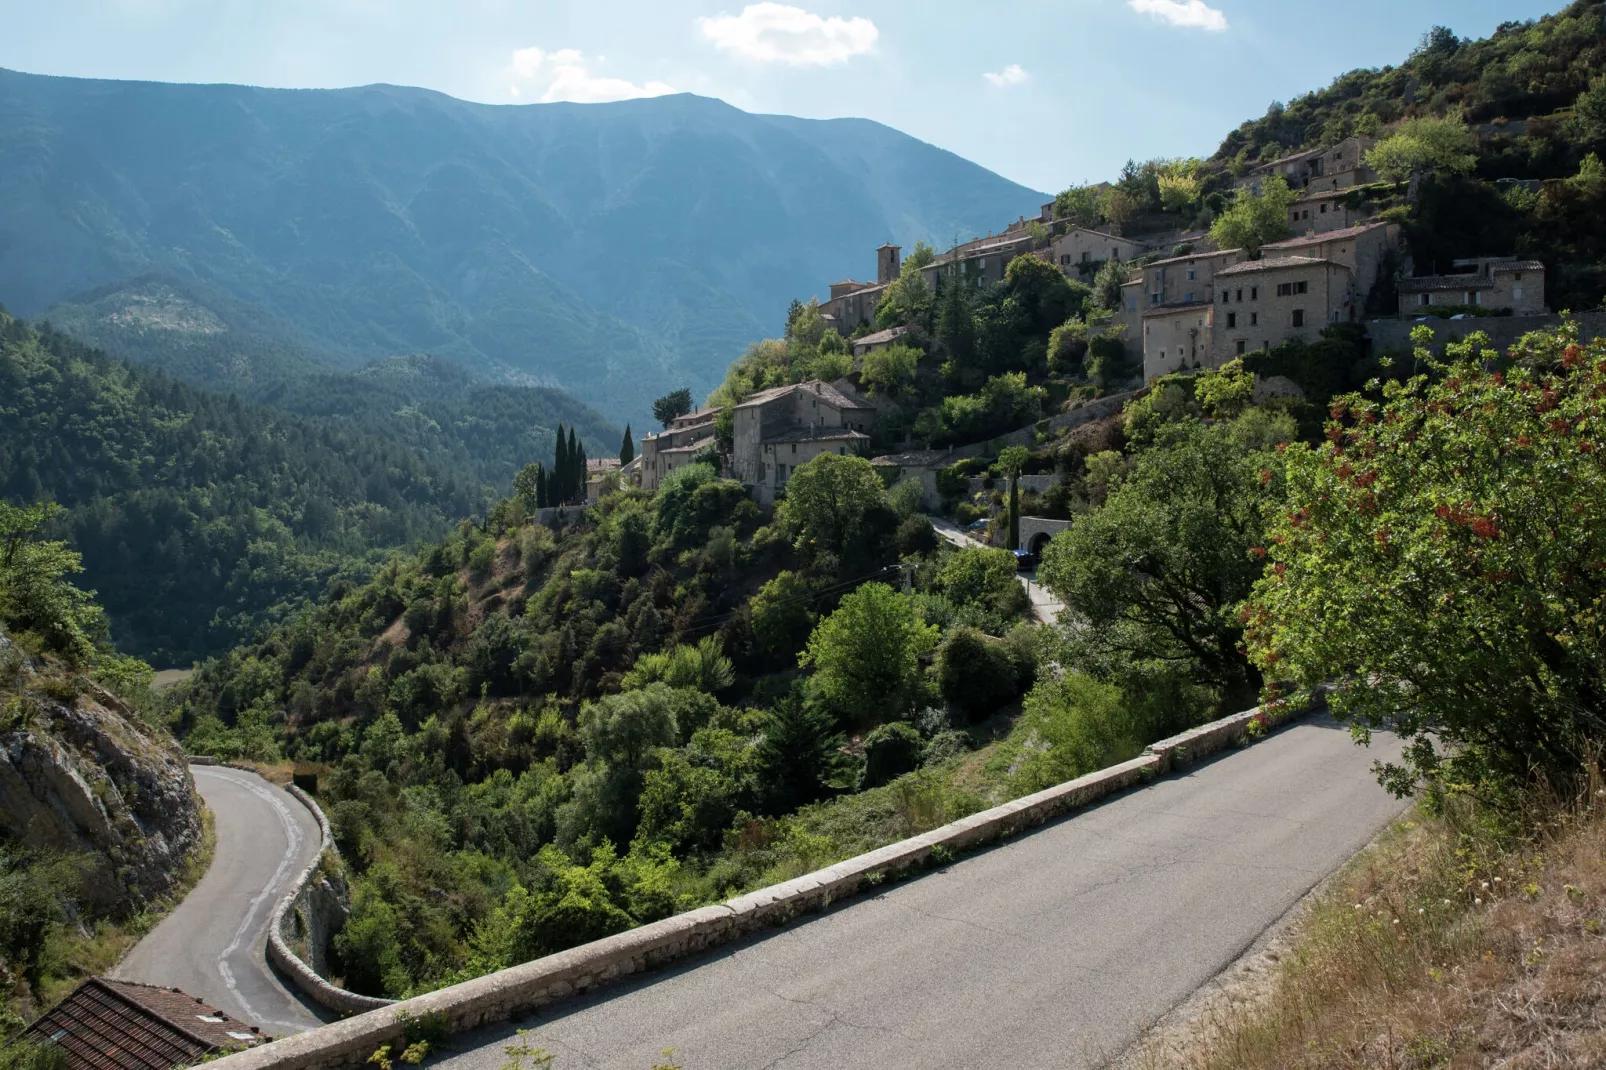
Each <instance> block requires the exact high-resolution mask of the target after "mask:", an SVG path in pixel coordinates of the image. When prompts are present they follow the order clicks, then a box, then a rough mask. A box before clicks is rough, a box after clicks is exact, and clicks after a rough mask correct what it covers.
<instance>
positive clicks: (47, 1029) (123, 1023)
mask: <svg viewBox="0 0 1606 1070" xmlns="http://www.w3.org/2000/svg"><path fill="white" fill-rule="evenodd" d="M25 1035H26V1036H27V1037H28V1038H29V1039H31V1040H33V1041H35V1042H36V1043H40V1044H53V1045H55V1046H57V1047H59V1048H61V1050H62V1052H63V1054H64V1055H65V1057H66V1065H67V1070H171V1068H172V1067H175V1066H183V1065H188V1064H191V1063H194V1062H197V1061H199V1060H200V1059H201V1057H202V1056H205V1055H208V1054H211V1053H212V1052H216V1051H223V1050H229V1049H237V1048H250V1047H255V1046H256V1045H257V1044H260V1043H262V1042H264V1041H267V1040H272V1039H273V1038H272V1037H269V1036H264V1035H263V1034H262V1033H261V1032H260V1031H259V1030H257V1029H256V1027H254V1026H251V1025H247V1024H246V1023H244V1022H241V1021H238V1020H237V1019H233V1018H230V1017H229V1016H228V1015H226V1014H224V1013H223V1012H222V1011H220V1010H218V1009H216V1008H215V1007H210V1006H208V1005H207V1004H205V1003H203V1002H201V1001H200V1000H199V999H197V998H195V997H194V996H189V995H185V994H184V993H183V992H180V991H179V990H178V989H176V988H158V987H156V986H155V985H142V984H135V983H133V982H131V981H113V980H111V979H109V978H105V977H91V978H90V979H89V980H87V981H85V982H84V983H83V984H81V985H79V986H78V987H77V988H76V989H74V990H73V993H72V994H71V995H70V996H68V997H67V998H66V999H64V1000H62V1001H61V1002H60V1003H58V1004H56V1005H55V1006H54V1007H52V1008H51V1009H50V1010H48V1011H46V1012H45V1014H44V1015H43V1016H42V1017H41V1018H40V1019H39V1020H38V1021H36V1022H34V1023H33V1024H32V1025H31V1026H29V1027H28V1030H27V1032H26V1034H25Z"/></svg>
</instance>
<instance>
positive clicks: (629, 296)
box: [0, 72, 1042, 422]
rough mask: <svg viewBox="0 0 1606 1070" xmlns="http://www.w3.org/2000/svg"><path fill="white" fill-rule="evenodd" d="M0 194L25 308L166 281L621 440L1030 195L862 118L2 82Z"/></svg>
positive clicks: (6, 268) (358, 359)
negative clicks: (438, 359) (615, 427)
mask: <svg viewBox="0 0 1606 1070" xmlns="http://www.w3.org/2000/svg"><path fill="white" fill-rule="evenodd" d="M0 185H3V186H4V187H5V188H6V189H7V190H8V191H10V194H9V195H8V197H7V198H6V200H5V203H4V205H0V292H4V293H7V294H8V295H9V300H10V301H11V302H12V303H13V307H14V309H15V310H16V311H17V312H19V313H21V314H24V315H36V314H38V313H40V312H42V311H44V310H45V309H46V308H48V307H49V306H50V305H51V304H53V303H55V302H58V301H62V300H65V299H68V298H70V297H73V296H75V295H77V294H80V293H83V292H85V291H89V290H92V289H94V288H97V287H106V286H109V285H114V284H117V283H119V282H121V281H123V280H128V279H132V278H135V277H137V276H141V275H144V274H146V273H149V272H152V271H161V272H167V273H170V274H172V275H175V276H178V277H180V278H181V279H184V280H187V281H195V282H198V283H201V284H203V285H205V286H206V287H209V288H211V289H213V290H215V291H217V292H219V293H221V294H223V295H225V296H226V297H227V298H228V299H230V300H233V301H238V302H242V303H244V304H247V305H249V306H252V307H253V308H255V309H256V310H258V312H259V314H260V315H261V316H262V317H264V318H265V319H269V320H274V321H283V322H287V323H290V324H293V325H294V327H295V328H296V329H297V330H298V331H300V332H301V333H302V334H303V335H304V340H305V341H306V342H308V343H310V344H313V345H315V346H316V347H318V348H320V349H323V350H326V351H328V352H329V353H331V354H333V355H334V358H335V359H336V360H338V361H341V362H344V363H346V364H347V365H348V366H353V365H356V364H360V363H363V362H366V361H368V360H372V359H376V358H383V357H389V356H395V355H399V354H405V353H416V352H429V353H434V354H437V355H439V356H443V357H446V358H448V359H451V360H454V361H456V362H459V363H462V364H464V365H466V366H468V367H470V368H471V369H473V370H474V371H476V372H478V373H482V374H485V375H488V376H493V377H506V378H509V379H512V380H515V381H520V380H522V381H527V382H537V383H545V384H552V385H557V386H561V387H563V388H564V389H567V390H569V391H571V392H573V393H575V394H576V395H577V396H579V397H581V398H583V399H584V400H586V401H589V402H591V403H592V404H595V405H597V406H598V407H599V408H601V409H602V410H603V411H604V412H606V413H608V414H609V415H611V416H613V417H615V418H616V419H619V420H620V421H621V422H623V420H624V419H628V418H631V417H639V415H640V414H641V413H642V412H644V411H645V405H646V402H647V401H649V400H650V399H651V398H652V397H653V396H655V395H656V394H660V393H663V392H665V390H666V388H672V387H676V386H681V385H687V384H689V385H691V386H693V387H694V388H695V389H698V390H699V391H701V390H705V389H707V388H708V387H711V386H712V385H713V384H714V383H715V382H717V381H718V377H719V374H720V372H721V370H722V369H723V368H724V366H725V364H726V363H727V362H728V361H729V359H730V355H731V354H732V353H733V352H736V351H739V350H740V348H741V346H742V345H744V344H746V343H747V342H749V341H752V340H754V339H756V338H758V337H761V336H762V335H763V334H764V333H766V331H773V330H774V328H775V326H777V325H778V323H779V320H780V316H781V313H782V310H784V309H785V307H786V303H787V301H788V300H789V299H790V298H791V297H792V296H793V295H795V294H799V293H803V294H808V293H814V292H819V291H821V290H822V288H823V287H824V286H825V285H826V284H827V283H829V282H830V281H832V280H833V279H838V278H841V277H842V276H843V275H846V274H849V273H855V274H859V275H863V274H864V273H866V272H867V271H869V270H870V268H871V265H870V257H871V252H870V251H871V249H872V248H873V247H874V246H875V245H876V244H878V243H879V242H881V241H886V240H892V241H897V242H901V243H903V244H904V245H910V246H912V245H913V244H914V242H915V241H916V240H920V239H925V240H930V241H935V242H938V243H941V244H946V243H947V242H949V241H950V240H952V238H953V237H954V236H955V235H956V234H958V235H960V236H962V237H966V238H968V237H970V236H971V235H974V234H979V233H985V232H987V231H988V230H989V229H991V228H996V227H998V226H1000V225H1001V224H1002V223H1003V222H1005V221H1007V220H1010V219H1013V218H1015V217H1016V216H1017V215H1019V214H1022V213H1030V212H1034V211H1036V209H1037V208H1038V206H1039V205H1040V204H1041V202H1042V197H1041V195H1040V194H1038V193H1036V192H1034V191H1031V190H1028V189H1026V188H1024V187H1022V186H1018V185H1015V184H1014V183H1011V182H1008V181H1007V180H1005V179H1003V178H1000V177H999V176H997V175H994V174H992V173H990V172H988V171H986V170H984V169H982V168H980V167H977V166H975V165H973V164H970V163H968V162H966V161H964V160H961V159H960V158H958V157H956V156H954V155H952V154H950V153H946V152H943V151H941V150H938V149H936V148H934V147H932V146H930V145H927V144H924V143H922V142H919V141H916V140H914V139H912V138H909V137H907V136H905V135H902V134H899V133H897V132H896V131H893V130H890V129H888V128H886V127H883V126H879V125H877V124H874V123H870V122H865V121H862V120H832V121H810V120H801V119H791V118H785V117H777V116H761V115H749V114H747V113H745V112H742V111H739V110H737V109H735V108H732V107H730V106H729V105H726V104H723V103H720V102H718V101H714V100H707V99H703V98H698V97H692V96H675V97H664V98H658V99H654V100H635V101H626V102H621V103H617V104H607V105H571V104H540V105H528V106H519V107H508V106H489V105H478V104H470V103H466V102H463V101H459V100H454V99H452V98H450V97H446V96H442V95H441V94H438V93H432V92H427V91H424V90H417V89H403V88H397V87H393V86H369V87H364V88H359V89H347V90H333V91H322V90H320V91H282V90H266V89H254V88H249V87H238V86H188V85H159V84H147V83H122V82H102V81H88V80H78V79H66V78H45V77H37V76H31V75H25V74H18V73H13V72H0ZM102 341H104V342H105V343H107V344H108V345H110V344H112V339H110V338H102ZM682 379H684V380H685V382H684V383H683V382H682V381H681V380H682Z"/></svg>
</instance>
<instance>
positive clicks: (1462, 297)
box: [1399, 257, 1550, 319]
mask: <svg viewBox="0 0 1606 1070" xmlns="http://www.w3.org/2000/svg"><path fill="white" fill-rule="evenodd" d="M1453 266H1454V267H1458V268H1469V269H1471V270H1469V271H1463V272H1460V273H1457V274H1450V275H1424V276H1420V277H1418V278H1414V279H1401V280H1400V282H1399V291H1400V318H1401V319H1410V318H1412V317H1414V316H1419V315H1422V314H1423V310H1424V309H1428V308H1446V307H1448V308H1483V309H1491V310H1505V309H1509V310H1510V311H1511V314H1512V315H1514V316H1540V315H1544V314H1545V313H1547V312H1549V311H1550V310H1549V309H1548V308H1546V307H1545V265H1544V264H1542V263H1541V262H1539V261H1538V260H1507V259H1503V258H1500V257H1479V258H1478V259H1475V260H1457V261H1455V263H1454V264H1453Z"/></svg>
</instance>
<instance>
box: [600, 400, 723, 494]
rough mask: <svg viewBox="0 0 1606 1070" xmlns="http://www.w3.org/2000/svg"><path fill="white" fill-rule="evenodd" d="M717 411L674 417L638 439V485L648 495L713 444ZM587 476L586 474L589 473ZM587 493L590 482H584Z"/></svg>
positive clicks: (703, 410) (702, 410)
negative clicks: (656, 429) (658, 429)
mask: <svg viewBox="0 0 1606 1070" xmlns="http://www.w3.org/2000/svg"><path fill="white" fill-rule="evenodd" d="M719 413H720V410H718V409H700V410H698V411H697V412H691V413H687V414H686V415H685V416H678V417H676V418H675V419H674V420H673V421H672V422H671V423H670V425H669V426H668V427H666V428H665V429H664V430H662V431H659V432H656V433H654V434H650V435H643V436H641V456H640V457H638V458H636V460H637V462H639V464H638V465H637V468H636V472H637V483H638V485H639V486H640V487H641V489H642V490H644V491H646V492H647V493H649V494H651V493H652V492H653V491H656V490H657V489H658V485H659V484H660V483H662V482H663V480H664V477H665V476H667V475H668V474H669V473H670V472H673V471H674V470H675V469H677V468H684V467H686V466H687V465H688V464H691V462H692V458H693V457H695V456H696V455H697V453H698V452H699V451H700V450H702V449H703V448H704V447H706V446H711V445H713V444H714V421H715V420H716V419H718V418H719ZM588 474H589V473H588ZM587 483H588V486H587V492H588V493H589V491H590V487H589V480H588V481H587Z"/></svg>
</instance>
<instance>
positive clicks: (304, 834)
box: [113, 766, 322, 1036]
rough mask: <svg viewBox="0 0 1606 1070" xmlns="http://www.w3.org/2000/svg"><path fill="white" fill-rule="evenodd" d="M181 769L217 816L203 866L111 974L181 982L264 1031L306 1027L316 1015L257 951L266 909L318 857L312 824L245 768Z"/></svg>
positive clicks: (262, 944) (262, 948) (263, 942)
mask: <svg viewBox="0 0 1606 1070" xmlns="http://www.w3.org/2000/svg"><path fill="white" fill-rule="evenodd" d="M191 772H193V773H194V774H195V786H196V787H197V788H198V789H199V790H200V792H201V797H202V798H203V799H205V800H206V805H207V806H208V807H210V808H211V810H212V813H213V815H214V817H215V820H216V822H217V852H216V855H215V856H214V857H213V859H212V868H211V869H209V870H207V872H206V876H204V877H202V878H201V881H200V883H199V884H197V885H196V886H195V888H194V889H193V890H192V891H191V892H190V894H189V895H188V896H187V897H185V899H184V902H182V903H180V904H179V905H178V907H177V908H176V909H175V910H174V911H173V913H171V914H169V915H168V916H167V917H166V918H164V919H162V923H161V924H160V925H158V926H157V927H156V928H155V929H153V930H152V931H151V932H150V933H149V934H148V935H147V936H146V937H145V939H143V940H141V941H140V942H139V943H138V944H137V945H135V947H134V949H133V950H132V951H130V952H129V953H128V955H127V956H126V957H125V958H124V959H123V961H122V962H121V963H119V964H118V966H117V969H116V970H115V971H114V972H113V976H115V977H120V978H122V979H124V980H128V981H144V982H145V983H147V984H157V985H170V986H174V987H177V988H181V989H183V990H184V991H185V992H188V993H189V994H190V995H192V996H199V997H200V998H202V999H204V1000H206V1001H207V1002H208V1003H210V1004H212V1005H213V1006H214V1007H217V1008H218V1009H219V1010H222V1011H227V1012H228V1013H229V1014H231V1015H233V1016H234V1017H236V1018H239V1019H241V1020H242V1021H245V1022H249V1023H250V1024H252V1025H255V1026H259V1027H260V1028H261V1029H262V1031H263V1032H264V1033H272V1034H274V1035H277V1036H283V1035H285V1034H287V1033H299V1032H302V1031H304V1030H307V1029H313V1028H316V1027H317V1026H319V1025H321V1024H322V1019H321V1018H320V1015H319V1013H318V1011H317V1010H316V1009H314V1007H313V1006H312V1005H310V1004H307V1003H304V1002H303V1001H302V1000H301V999H300V998H298V997H297V996H295V995H292V994H291V993H290V992H289V991H288V990H287V989H286V987H285V984H284V983H283V982H281V981H280V980H279V977H278V975H277V974H276V973H275V972H274V970H273V968H272V967H271V966H269V965H268V961H267V952H266V948H267V939H268V919H269V917H270V916H271V915H272V913H273V908H274V907H275V906H277V905H278V903H279V900H280V899H281V898H283V896H284V894H285V892H287V891H288V890H289V887H290V884H291V882H293V881H294V880H295V879H296V877H297V876H299V875H300V873H301V871H302V869H304V868H305V867H306V866H307V864H308V863H309V862H311V861H312V859H313V858H314V857H316V856H317V854H318V843H319V835H318V823H317V821H316V820H314V819H313V817H312V815H311V814H310V813H308V812H307V809H306V807H304V806H302V805H301V804H300V803H298V802H296V801H295V800H294V799H293V798H291V797H290V796H289V795H288V794H286V793H285V792H284V791H283V790H282V789H280V788H277V787H274V786H273V785H272V784H269V783H268V782H267V781H265V780H263V779H262V778H261V777H259V776H257V775H256V774H254V773H246V772H242V771H240V770H238V769H227V768H223V767H221V766H194V767H192V768H191Z"/></svg>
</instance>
